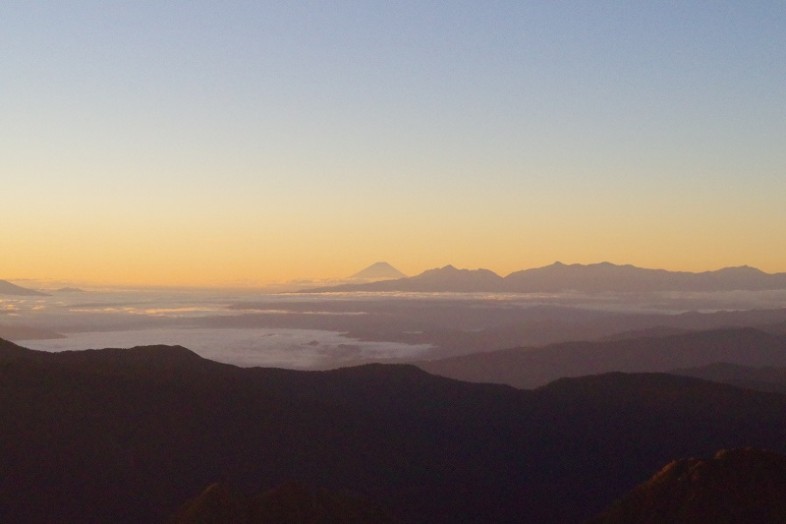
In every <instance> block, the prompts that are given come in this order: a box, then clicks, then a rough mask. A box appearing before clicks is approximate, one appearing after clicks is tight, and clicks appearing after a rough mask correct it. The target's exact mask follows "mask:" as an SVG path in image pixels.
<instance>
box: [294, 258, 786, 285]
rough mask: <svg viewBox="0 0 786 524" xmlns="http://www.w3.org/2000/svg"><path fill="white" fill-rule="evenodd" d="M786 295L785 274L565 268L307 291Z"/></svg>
mask: <svg viewBox="0 0 786 524" xmlns="http://www.w3.org/2000/svg"><path fill="white" fill-rule="evenodd" d="M769 289H786V273H774V274H770V273H764V272H763V271H760V270H758V269H756V268H752V267H748V266H741V267H731V268H724V269H719V270H717V271H705V272H701V273H691V272H685V271H666V270H663V269H644V268H639V267H635V266H631V265H615V264H611V263H608V262H601V263H599V264H589V265H582V264H570V265H566V264H562V263H560V262H555V263H554V264H552V265H550V266H545V267H540V268H535V269H525V270H522V271H516V272H514V273H511V274H510V275H508V276H506V277H504V278H503V277H501V276H499V275H497V274H496V273H494V272H493V271H490V270H488V269H475V270H468V269H457V268H455V267H453V266H450V265H448V266H445V267H442V268H439V269H430V270H428V271H425V272H423V273H421V274H419V275H416V276H413V277H409V278H398V279H394V280H385V281H382V282H371V283H363V284H354V283H352V284H343V285H339V286H332V287H322V288H317V289H310V290H305V291H309V292H331V291H409V292H457V293H458V292H511V293H538V292H541V293H546V292H561V291H578V292H600V291H618V292H646V291H731V290H751V291H753V290H769Z"/></svg>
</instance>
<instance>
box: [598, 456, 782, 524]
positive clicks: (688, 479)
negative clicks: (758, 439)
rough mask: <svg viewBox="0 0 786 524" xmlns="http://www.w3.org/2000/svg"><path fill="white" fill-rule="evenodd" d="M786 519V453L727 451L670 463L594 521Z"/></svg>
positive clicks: (754, 523) (746, 523)
mask: <svg viewBox="0 0 786 524" xmlns="http://www.w3.org/2000/svg"><path fill="white" fill-rule="evenodd" d="M662 522H670V523H673V524H682V523H685V524H688V523H696V522H712V523H716V524H768V523H771V524H779V523H782V522H786V456H784V455H781V454H778V453H772V452H769V451H762V450H757V449H751V448H748V449H735V450H722V451H719V452H718V453H716V454H715V456H714V457H713V458H711V459H709V460H701V459H683V460H677V461H674V462H671V463H670V464H668V465H667V466H666V467H664V468H663V469H662V470H660V471H659V472H658V473H657V474H656V475H655V476H653V477H652V478H651V479H649V480H648V481H647V482H645V483H643V484H641V485H639V486H638V487H636V489H634V490H633V491H631V492H630V493H628V494H627V495H626V496H625V497H624V498H623V499H622V500H620V501H618V502H617V503H615V504H614V505H613V506H612V507H611V508H609V509H608V510H607V511H606V512H604V513H603V514H602V515H600V516H599V517H597V518H596V519H593V520H592V521H591V524H617V523H619V524H623V523H624V524H648V523H651V524H660V523H662Z"/></svg>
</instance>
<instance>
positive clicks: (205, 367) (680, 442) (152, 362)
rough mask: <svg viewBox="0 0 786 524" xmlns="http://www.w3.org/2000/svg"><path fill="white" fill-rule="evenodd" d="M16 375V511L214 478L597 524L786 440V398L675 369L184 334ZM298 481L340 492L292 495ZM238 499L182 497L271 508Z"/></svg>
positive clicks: (8, 437) (41, 514)
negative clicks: (609, 510) (695, 461)
mask: <svg viewBox="0 0 786 524" xmlns="http://www.w3.org/2000/svg"><path fill="white" fill-rule="evenodd" d="M0 384H2V387H0V428H2V431H0V464H3V468H2V471H0V521H2V522H3V523H8V524H17V523H32V522H58V523H60V524H69V523H80V524H81V523H84V522H88V521H89V522H92V523H94V524H100V523H112V524H131V523H139V522H149V523H153V524H155V523H163V522H172V520H171V519H172V518H174V517H175V515H177V514H178V508H184V506H183V504H184V503H185V502H186V501H188V500H194V499H193V497H194V496H195V494H198V493H200V492H203V490H204V489H205V487H206V486H210V485H211V484H213V483H215V482H221V483H226V484H228V485H231V486H236V487H237V489H238V490H239V491H240V492H242V493H245V494H249V496H251V497H256V496H257V495H253V494H259V493H262V494H263V495H262V496H263V497H264V496H268V497H269V498H268V502H269V503H272V507H273V508H276V507H278V508H279V509H281V504H290V503H291V505H290V506H288V509H287V514H292V513H294V514H301V515H308V514H309V513H307V512H306V513H299V512H298V510H299V509H303V510H304V511H306V510H308V508H311V509H313V510H317V511H323V510H326V509H327V507H328V506H329V505H332V504H334V503H337V504H341V508H343V509H341V508H337V507H335V506H331V507H333V508H334V509H339V511H338V512H334V511H333V510H331V512H330V513H331V514H332V515H336V516H338V515H345V514H346V513H345V512H346V511H351V512H353V514H355V515H357V514H358V513H357V512H358V511H367V510H368V509H371V508H385V510H384V511H383V512H382V514H387V511H389V512H390V514H391V515H392V516H393V517H394V518H395V519H397V520H399V521H400V522H402V523H405V524H408V523H411V524H425V523H430V524H441V523H445V524H447V523H455V522H463V523H487V522H495V523H514V522H515V523H518V522H538V523H544V524H548V523H569V522H585V521H587V520H588V519H590V518H592V517H593V516H594V515H598V514H600V512H601V511H603V509H604V508H606V507H608V506H609V504H610V503H611V502H612V501H613V500H615V499H619V498H620V497H622V496H623V494H624V493H626V492H628V491H629V490H631V489H633V488H634V487H635V486H636V485H637V484H638V483H640V482H642V481H644V480H646V479H647V478H648V477H649V476H650V475H651V474H652V472H653V471H657V470H658V468H661V467H662V466H663V464H667V463H669V462H670V461H672V460H674V459H678V458H684V457H690V456H711V455H712V454H713V453H715V452H716V451H717V450H718V449H724V448H726V449H731V448H741V447H755V448H760V449H771V450H773V451H776V452H780V453H783V452H784V451H786V397H784V396H783V395H777V394H772V393H762V392H756V391H751V390H745V389H739V388H736V387H732V386H728V385H724V384H717V383H712V382H707V381H704V380H699V379H695V378H691V377H678V376H672V375H665V374H631V375H628V374H623V373H611V374H604V375H597V376H589V377H581V378H572V379H560V380H558V381H555V382H552V383H550V384H549V385H547V386H544V387H542V388H539V389H536V390H531V391H528V390H519V389H515V388H512V387H509V386H499V385H489V384H469V383H464V382H458V381H455V380H450V379H446V378H442V377H436V376H433V375H429V374H427V373H425V372H423V371H421V370H419V369H417V368H416V367H414V366H400V365H399V366H384V365H368V366H361V367H355V368H344V369H340V370H335V371H328V372H298V371H288V370H281V369H261V368H237V367H234V366H230V365H224V364H219V363H216V362H211V361H209V360H205V359H202V358H200V357H198V356H197V355H195V354H194V353H192V352H190V351H189V350H187V349H185V348H182V347H172V346H154V347H140V348H133V349H105V350H93V351H71V352H64V353H45V352H39V351H31V350H29V349H25V348H23V347H19V346H16V345H14V344H12V343H9V342H5V341H2V340H0ZM737 480H743V481H744V480H745V479H744V478H743V479H737ZM288 482H296V483H302V485H306V486H317V487H318V488H319V489H320V490H321V489H325V490H327V492H325V493H326V496H325V497H323V498H319V499H317V500H314V499H313V498H312V497H313V493H312V495H309V494H308V493H303V492H302V491H299V490H294V491H291V490H289V491H287V490H284V491H280V490H277V489H276V486H280V485H281V484H282V483H285V484H286V483H288ZM270 490H273V491H272V492H271V491H270ZM265 493H267V494H268V495H264V494H265ZM331 493H333V494H336V493H354V494H357V495H359V496H360V498H357V497H353V500H354V501H356V502H348V501H347V500H346V498H345V497H343V496H339V497H336V496H333V495H330V494H331ZM231 498H232V495H231V493H230V494H227V493H226V492H223V493H222V491H221V490H219V491H215V490H211V491H209V492H208V494H207V496H205V497H200V498H199V499H198V500H197V501H196V504H195V505H192V504H189V505H186V506H185V509H186V513H187V514H189V515H191V516H192V517H194V519H192V520H191V521H190V522H215V520H212V521H211V520H209V517H210V515H214V513H212V510H213V509H215V508H214V506H213V504H214V502H218V503H219V504H223V502H221V501H227V502H229V504H230V505H229V508H228V509H229V510H230V512H231V511H234V510H233V509H232V508H234V509H235V510H236V509H238V508H240V510H241V511H244V510H243V509H242V508H243V507H246V508H249V510H252V511H253V510H254V509H253V508H260V506H257V504H256V503H255V502H254V503H252V504H251V506H244V505H243V503H241V505H240V506H238V505H236V504H235V503H234V502H232V501H231V500H230V499H231ZM342 501H343V502H342ZM363 501H368V502H369V503H370V505H369V504H366V503H365V502H363ZM356 504H357V505H356ZM302 505H305V506H302ZM189 508H190V509H193V510H194V512H195V513H190V509H189ZM200 508H201V509H200ZM261 508H267V509H270V508H271V505H270V504H268V503H265V504H263V505H262V506H261ZM219 509H220V508H219ZM267 509H265V511H267ZM285 509H286V508H285ZM201 511H207V516H208V519H202V518H201V517H200V512H201ZM373 511H376V510H373ZM219 514H223V513H221V512H219ZM231 514H233V513H230V515H231ZM181 515H182V514H181ZM202 516H204V514H202ZM367 521H368V522H371V521H370V520H367ZM181 522H189V520H184V521H181ZM294 522H298V521H297V520H295V521H294ZM301 522H302V520H301Z"/></svg>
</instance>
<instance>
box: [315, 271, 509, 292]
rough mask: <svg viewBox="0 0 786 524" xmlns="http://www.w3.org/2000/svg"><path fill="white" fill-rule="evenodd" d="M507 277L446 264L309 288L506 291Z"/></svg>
mask: <svg viewBox="0 0 786 524" xmlns="http://www.w3.org/2000/svg"><path fill="white" fill-rule="evenodd" d="M503 290H504V287H503V279H502V277H500V276H499V275H497V274H496V273H494V272H493V271H489V270H488V269H475V270H470V269H456V268H455V267H453V266H450V265H448V266H445V267H442V268H438V269H429V270H427V271H424V272H423V273H421V274H419V275H416V276H414V277H408V278H399V279H395V280H384V281H381V282H371V283H368V284H345V285H340V286H333V287H323V288H317V289H311V290H306V291H310V292H315V293H320V292H326V291H328V292H329V291H415V292H455V293H459V292H464V293H467V292H469V293H471V292H479V291H503Z"/></svg>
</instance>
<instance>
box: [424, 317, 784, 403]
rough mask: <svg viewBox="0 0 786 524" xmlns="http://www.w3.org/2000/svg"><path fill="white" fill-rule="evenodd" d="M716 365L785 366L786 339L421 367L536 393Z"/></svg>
mask: <svg viewBox="0 0 786 524" xmlns="http://www.w3.org/2000/svg"><path fill="white" fill-rule="evenodd" d="M717 362H726V363H737V364H745V365H749V366H786V336H783V335H776V334H772V333H766V332H764V331H760V330H757V329H753V328H726V329H717V330H712V331H700V332H689V333H685V334H678V335H669V336H650V337H641V338H622V339H614V340H605V341H586V342H585V341H582V342H565V343H559V344H552V345H548V346H545V347H541V348H515V349H505V350H499V351H490V352H486V353H475V354H471V355H464V356H459V357H452V358H447V359H441V360H433V361H427V362H419V363H418V366H420V367H421V368H422V369H424V370H426V371H428V372H429V373H434V374H436V375H442V376H446V377H450V378H455V379H458V380H466V381H469V382H489V383H498V384H509V385H512V386H515V387H521V388H532V387H538V386H542V385H544V384H547V383H548V382H551V381H552V380H555V379H558V378H561V377H577V376H582V375H592V374H597V373H607V372H611V371H625V372H667V371H671V370H673V369H676V368H690V367H697V366H703V365H707V364H713V363H717Z"/></svg>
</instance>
